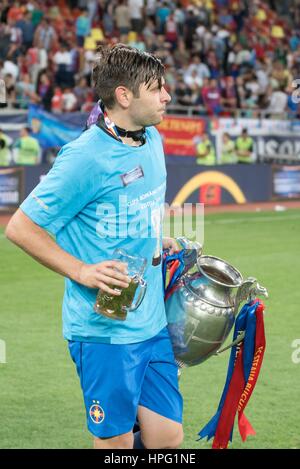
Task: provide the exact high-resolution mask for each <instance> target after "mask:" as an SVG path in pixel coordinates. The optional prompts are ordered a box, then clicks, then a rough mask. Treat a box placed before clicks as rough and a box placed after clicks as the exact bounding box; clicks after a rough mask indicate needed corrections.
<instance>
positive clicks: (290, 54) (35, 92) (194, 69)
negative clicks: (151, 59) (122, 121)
mask: <svg viewBox="0 0 300 469" xmlns="http://www.w3.org/2000/svg"><path fill="white" fill-rule="evenodd" d="M299 11H300V1H299V0H298V1H297V0H281V1H276V0H273V1H272V0H269V1H262V0H252V1H246V0H194V1H192V0H177V1H173V0H162V1H158V0H68V1H67V0H57V1H53V0H46V1H41V0H29V1H26V0H22V1H19V2H17V1H10V0H2V1H1V4H0V79H2V80H4V82H5V85H6V93H7V103H6V104H5V105H4V104H2V106H7V107H9V108H15V109H27V108H28V106H29V104H30V103H36V104H39V105H41V106H42V107H43V108H44V109H45V110H47V111H51V112H54V113H61V112H72V111H86V112H89V111H90V110H91V109H92V107H93V103H95V101H96V100H97V97H96V96H95V95H94V92H93V89H92V86H91V69H92V65H93V61H94V60H95V57H96V55H97V51H96V49H97V46H98V45H99V44H104V43H107V44H113V43H117V42H123V43H126V44H129V45H131V46H134V47H137V48H138V49H141V50H147V51H150V52H153V53H155V55H156V56H158V57H160V58H161V60H162V61H163V63H164V64H165V66H166V83H167V87H168V90H169V91H170V92H171V95H172V98H173V99H172V106H177V113H183V114H185V113H186V112H187V110H189V109H191V107H194V109H195V112H196V113H197V114H200V115H201V114H202V115H218V116H231V115H233V114H234V113H235V112H236V110H238V111H239V115H241V116H244V117H257V116H258V115H259V114H260V113H261V112H263V113H264V114H265V115H267V116H270V117H274V116H279V117H282V116H284V117H297V116H298V115H299V114H300V110H299V105H298V103H297V102H296V101H298V100H297V99H296V100H295V99H293V96H295V87H293V80H295V79H296V78H297V77H298V76H299V72H300V31H299V30H298V29H297V24H300V23H299V16H300V15H299Z"/></svg>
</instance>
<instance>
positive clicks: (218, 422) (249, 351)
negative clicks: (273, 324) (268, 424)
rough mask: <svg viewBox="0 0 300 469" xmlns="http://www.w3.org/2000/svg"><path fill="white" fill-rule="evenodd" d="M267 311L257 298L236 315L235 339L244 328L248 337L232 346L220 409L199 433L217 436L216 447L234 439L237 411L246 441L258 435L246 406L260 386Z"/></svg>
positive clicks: (243, 438) (241, 430) (240, 427)
mask: <svg viewBox="0 0 300 469" xmlns="http://www.w3.org/2000/svg"><path fill="white" fill-rule="evenodd" d="M263 311H264V305H263V303H262V301H261V300H259V299H255V300H254V301H252V302H250V303H247V304H245V305H244V306H243V308H242V309H241V311H240V313H239V315H238V316H237V318H236V323H235V329H234V335H233V339H234V340H236V339H237V338H238V335H239V334H240V333H241V332H242V331H244V333H245V335H244V340H243V342H242V343H240V344H238V345H235V346H233V347H232V349H231V355H230V360H229V365H228V371H227V377H226V382H225V386H224V389H223V393H222V396H221V400H220V403H219V406H218V410H217V412H216V414H215V415H214V416H213V417H212V419H211V420H210V421H209V422H208V423H207V425H205V427H204V428H203V429H202V430H201V431H200V432H199V434H198V435H199V436H200V438H199V440H200V439H202V438H205V437H207V440H210V439H211V438H212V437H214V440H213V444H212V448H213V449H225V448H227V446H228V442H229V440H230V441H232V434H233V427H234V420H235V416H236V413H238V428H239V432H240V435H241V438H242V440H243V441H245V440H246V439H247V437H248V436H249V435H255V431H254V429H253V427H252V426H251V424H250V422H249V421H248V420H247V418H246V416H245V414H244V409H245V407H246V405H247V404H248V402H249V399H250V397H251V394H252V392H253V390H254V387H255V385H256V382H257V378H258V375H259V372H260V368H261V365H262V361H263V356H264V351H265V346H266V340H265V331H264V319H263ZM199 440H198V441H199Z"/></svg>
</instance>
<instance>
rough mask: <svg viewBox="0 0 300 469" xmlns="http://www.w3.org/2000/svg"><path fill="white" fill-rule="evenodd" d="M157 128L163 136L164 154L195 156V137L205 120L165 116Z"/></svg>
mask: <svg viewBox="0 0 300 469" xmlns="http://www.w3.org/2000/svg"><path fill="white" fill-rule="evenodd" d="M157 129H158V130H159V133H160V134H161V135H162V137H163V143H164V150H165V154H166V155H176V156H196V142H197V137H199V136H200V135H202V134H203V132H204V130H205V120H204V119H199V118H198V117H197V118H196V117H173V116H165V117H164V120H163V121H162V122H161V123H160V124H159V125H158V126H157Z"/></svg>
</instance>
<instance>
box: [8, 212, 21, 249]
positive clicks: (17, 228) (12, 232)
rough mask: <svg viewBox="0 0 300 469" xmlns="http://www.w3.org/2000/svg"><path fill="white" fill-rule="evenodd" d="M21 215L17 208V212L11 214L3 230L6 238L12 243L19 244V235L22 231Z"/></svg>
mask: <svg viewBox="0 0 300 469" xmlns="http://www.w3.org/2000/svg"><path fill="white" fill-rule="evenodd" d="M21 216H22V215H21V213H20V210H17V212H16V213H15V214H14V215H13V216H12V218H11V219H10V221H9V222H8V224H7V226H6V229H5V232H4V235H5V236H6V238H7V239H9V241H11V242H12V243H14V244H19V242H20V237H21V236H22V233H23V232H24V230H23V227H22V220H21V219H20V218H21Z"/></svg>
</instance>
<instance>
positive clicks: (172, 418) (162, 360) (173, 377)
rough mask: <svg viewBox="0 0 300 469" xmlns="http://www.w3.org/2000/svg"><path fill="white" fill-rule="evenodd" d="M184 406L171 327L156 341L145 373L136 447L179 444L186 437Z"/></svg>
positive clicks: (164, 446)
mask: <svg viewBox="0 0 300 469" xmlns="http://www.w3.org/2000/svg"><path fill="white" fill-rule="evenodd" d="M182 409H183V401H182V396H181V394H180V392H179V386H178V367H177V364H176V362H175V358H174V353H173V349H172V345H171V341H170V337H169V333H168V330H167V329H164V330H163V331H161V332H160V334H158V336H157V337H156V340H155V341H154V342H153V347H152V352H151V359H150V361H149V363H148V366H147V369H146V373H145V376H144V381H143V386H142V391H141V397H140V400H139V408H138V420H139V425H140V428H141V432H140V435H138V434H136V435H135V446H134V447H135V448H139V447H140V448H141V447H142V445H144V446H145V447H146V448H149V449H151V448H156V449H159V448H178V447H179V446H180V444H181V443H182V440H183V429H182ZM139 437H140V442H139V441H138V438H139ZM139 443H140V445H139Z"/></svg>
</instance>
